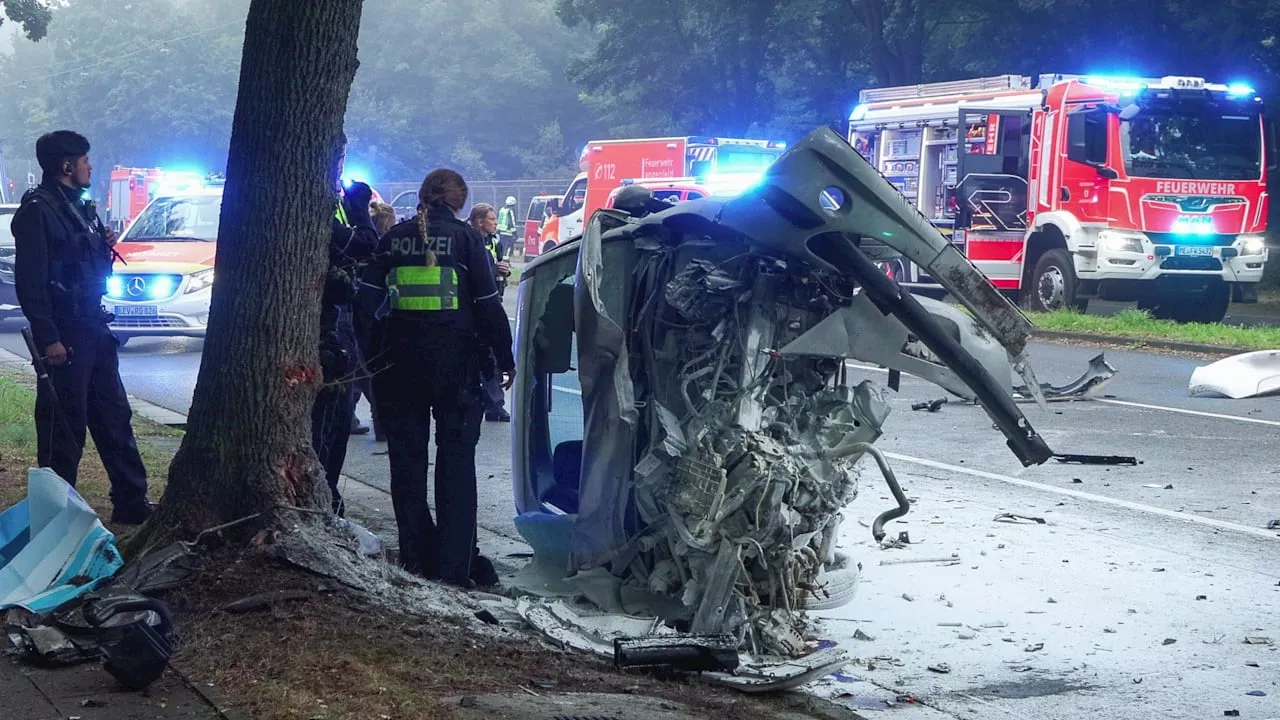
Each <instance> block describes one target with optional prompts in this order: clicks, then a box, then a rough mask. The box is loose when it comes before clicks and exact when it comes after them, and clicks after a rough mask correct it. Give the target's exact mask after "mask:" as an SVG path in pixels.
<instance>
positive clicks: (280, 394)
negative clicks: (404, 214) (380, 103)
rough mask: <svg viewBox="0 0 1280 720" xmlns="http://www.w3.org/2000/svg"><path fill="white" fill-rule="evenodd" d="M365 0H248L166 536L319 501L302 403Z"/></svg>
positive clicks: (161, 526) (162, 513)
mask: <svg viewBox="0 0 1280 720" xmlns="http://www.w3.org/2000/svg"><path fill="white" fill-rule="evenodd" d="M361 6H362V2H360V0H310V1H309V2H305V3H301V2H295V0H252V2H251V3H250V6H249V13H248V19H247V21H246V22H245V35H244V37H245V39H244V53H243V60H242V62H241V68H242V70H241V73H240V82H239V94H238V97H237V100H236V106H235V107H236V109H235V116H234V120H233V123H232V131H231V143H230V153H229V155H228V158H227V183H226V188H225V190H224V193H223V201H222V216H221V226H220V228H219V233H218V257H217V264H216V268H215V272H216V273H217V275H218V282H217V283H215V284H214V289H213V302H212V306H211V312H210V316H209V333H208V338H207V340H206V341H205V346H204V352H203V356H202V358H201V363H200V373H199V376H198V378H197V382H196V389H195V397H194V399H193V401H192V404H191V413H190V416H189V424H188V426H187V432H186V435H185V436H184V437H183V440H182V446H181V448H180V449H179V450H178V453H177V455H176V456H175V457H174V459H173V464H172V466H171V467H170V470H169V485H168V487H167V489H166V490H165V494H164V497H163V499H162V500H161V505H160V510H159V512H158V513H157V514H156V516H155V517H154V518H153V520H152V522H151V523H150V525H149V527H150V528H151V529H152V530H159V531H160V532H161V534H162V537H163V536H164V535H168V534H177V535H180V536H186V535H189V534H190V533H191V532H194V531H198V530H200V529H203V528H206V527H210V526H212V525H216V524H220V523H224V522H228V521H231V520H235V519H239V518H241V517H244V516H248V515H252V514H254V513H259V512H263V511H267V510H270V509H272V508H274V507H277V506H280V505H290V506H300V507H324V506H327V505H326V504H325V503H327V498H326V496H327V494H328V488H327V486H326V485H325V483H324V481H323V478H322V476H321V473H320V471H319V467H318V464H317V462H316V460H315V455H314V453H313V452H312V449H311V435H310V410H311V405H312V400H313V398H314V396H315V391H316V387H317V383H318V381H319V378H320V371H319V367H318V361H317V348H318V346H319V332H320V320H319V316H320V294H321V286H322V283H323V276H324V273H325V270H326V263H327V259H328V252H327V248H328V242H329V235H330V222H331V218H332V216H333V209H334V202H335V199H334V198H335V195H334V187H335V183H336V181H337V176H336V172H337V170H336V163H337V152H338V149H339V133H340V132H341V130H342V123H343V116H344V114H345V113H346V109H347V99H348V95H349V92H350V88H351V82H352V80H353V79H354V77H355V73H356V67H357V59H356V40H357V36H358V34H359V29H360V13H361ZM284 169H287V172H286V171H283V170H284ZM153 539H159V538H153Z"/></svg>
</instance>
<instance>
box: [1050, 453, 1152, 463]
mask: <svg viewBox="0 0 1280 720" xmlns="http://www.w3.org/2000/svg"><path fill="white" fill-rule="evenodd" d="M1053 459H1054V460H1057V461H1058V462H1060V463H1067V464H1070V465H1131V466H1137V465H1141V464H1142V461H1141V460H1139V459H1138V458H1136V457H1133V456H1131V455H1070V454H1059V455H1054V456H1053Z"/></svg>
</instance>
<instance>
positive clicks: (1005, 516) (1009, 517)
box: [995, 513, 1047, 547]
mask: <svg viewBox="0 0 1280 720" xmlns="http://www.w3.org/2000/svg"><path fill="white" fill-rule="evenodd" d="M1021 520H1026V521H1027V522H1033V523H1035V524H1037V525H1044V524H1046V522H1047V521H1046V520H1045V519H1044V518H1042V517H1032V516H1030V515H1015V514H1014V513H1000V514H999V515H997V516H996V517H995V521H996V522H1007V523H1016V522H1019V521H1021ZM1001 547H1003V546H1001Z"/></svg>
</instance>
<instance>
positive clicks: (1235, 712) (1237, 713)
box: [1222, 710, 1240, 717]
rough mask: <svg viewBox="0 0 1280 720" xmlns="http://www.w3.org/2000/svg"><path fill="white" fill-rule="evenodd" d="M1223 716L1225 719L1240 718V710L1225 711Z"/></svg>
mask: <svg viewBox="0 0 1280 720" xmlns="http://www.w3.org/2000/svg"><path fill="white" fill-rule="evenodd" d="M1222 714H1223V716H1225V717H1240V711H1239V710H1223V711H1222Z"/></svg>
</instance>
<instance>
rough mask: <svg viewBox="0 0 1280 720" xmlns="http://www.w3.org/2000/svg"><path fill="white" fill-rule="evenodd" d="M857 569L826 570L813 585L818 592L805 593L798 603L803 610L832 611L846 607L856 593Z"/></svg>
mask: <svg viewBox="0 0 1280 720" xmlns="http://www.w3.org/2000/svg"><path fill="white" fill-rule="evenodd" d="M858 581H859V574H858V569H857V567H850V568H842V569H839V570H826V571H824V572H822V573H821V574H820V575H818V579H817V580H816V581H815V582H814V585H815V586H816V587H817V588H818V592H817V593H816V594H814V593H806V594H805V596H804V598H803V599H802V600H801V601H800V606H801V608H803V609H804V610H809V611H814V610H834V609H835V608H838V607H844V606H845V605H848V604H849V603H850V602H851V601H852V600H853V598H854V595H856V594H857V592H858Z"/></svg>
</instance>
